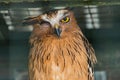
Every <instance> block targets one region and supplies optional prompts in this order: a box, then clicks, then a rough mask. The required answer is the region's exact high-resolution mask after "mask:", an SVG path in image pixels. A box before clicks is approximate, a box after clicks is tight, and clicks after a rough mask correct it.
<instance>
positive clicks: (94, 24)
mask: <svg viewBox="0 0 120 80" xmlns="http://www.w3.org/2000/svg"><path fill="white" fill-rule="evenodd" d="M66 6H67V7H68V6H69V7H73V11H74V13H75V16H76V19H77V21H78V24H79V26H80V28H81V29H82V31H83V33H84V34H85V36H86V37H87V38H88V40H89V42H90V43H91V44H92V45H93V47H94V49H95V52H96V56H97V59H98V63H97V64H96V65H95V80H120V2H119V0H88V1H87V0H86V1H85V0H79V1H70V0H68V1H39V0H31V1H27V0H19V1H18V0H14V1H12V0H11V1H7V0H6V1H5V0H3V1H2V0H1V1H0V80H27V78H28V75H27V61H28V54H29V42H28V40H29V36H30V34H31V30H32V27H31V26H25V25H22V21H23V19H24V18H26V17H28V16H36V15H39V14H41V13H42V12H43V11H45V10H48V9H53V8H63V7H66Z"/></svg>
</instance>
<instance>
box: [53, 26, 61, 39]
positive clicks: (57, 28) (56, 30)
mask: <svg viewBox="0 0 120 80" xmlns="http://www.w3.org/2000/svg"><path fill="white" fill-rule="evenodd" d="M54 27H55V34H56V35H57V36H58V37H60V34H61V30H60V27H59V25H57V24H56V25H55V26H54Z"/></svg>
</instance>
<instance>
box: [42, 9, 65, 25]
mask: <svg viewBox="0 0 120 80" xmlns="http://www.w3.org/2000/svg"><path fill="white" fill-rule="evenodd" d="M65 12H67V10H59V11H57V13H56V15H55V16H52V17H50V18H49V17H48V16H47V14H44V15H42V19H43V20H45V21H48V22H49V23H50V24H51V25H52V26H53V27H54V25H55V24H57V25H59V21H60V20H61V19H62V18H63V17H64V16H65V15H64V13H65Z"/></svg>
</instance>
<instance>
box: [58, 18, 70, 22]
mask: <svg viewBox="0 0 120 80" xmlns="http://www.w3.org/2000/svg"><path fill="white" fill-rule="evenodd" d="M69 21H70V18H69V17H64V18H63V19H62V20H61V21H60V22H62V23H67V22H69Z"/></svg>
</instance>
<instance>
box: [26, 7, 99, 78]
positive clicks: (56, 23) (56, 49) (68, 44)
mask: <svg viewBox="0 0 120 80" xmlns="http://www.w3.org/2000/svg"><path fill="white" fill-rule="evenodd" d="M24 24H29V25H33V31H32V33H31V36H30V44H31V48H30V54H29V63H28V67H29V79H30V80H94V72H93V65H94V63H96V61H97V60H96V56H95V52H94V49H93V48H92V46H91V44H90V43H89V42H88V40H87V39H86V37H85V36H84V35H83V33H82V31H81V29H80V27H79V26H78V24H77V21H76V19H75V17H74V13H73V11H72V10H71V9H68V8H64V9H56V10H50V11H47V12H44V13H43V14H40V15H39V16H36V17H30V18H27V19H25V20H24Z"/></svg>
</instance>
